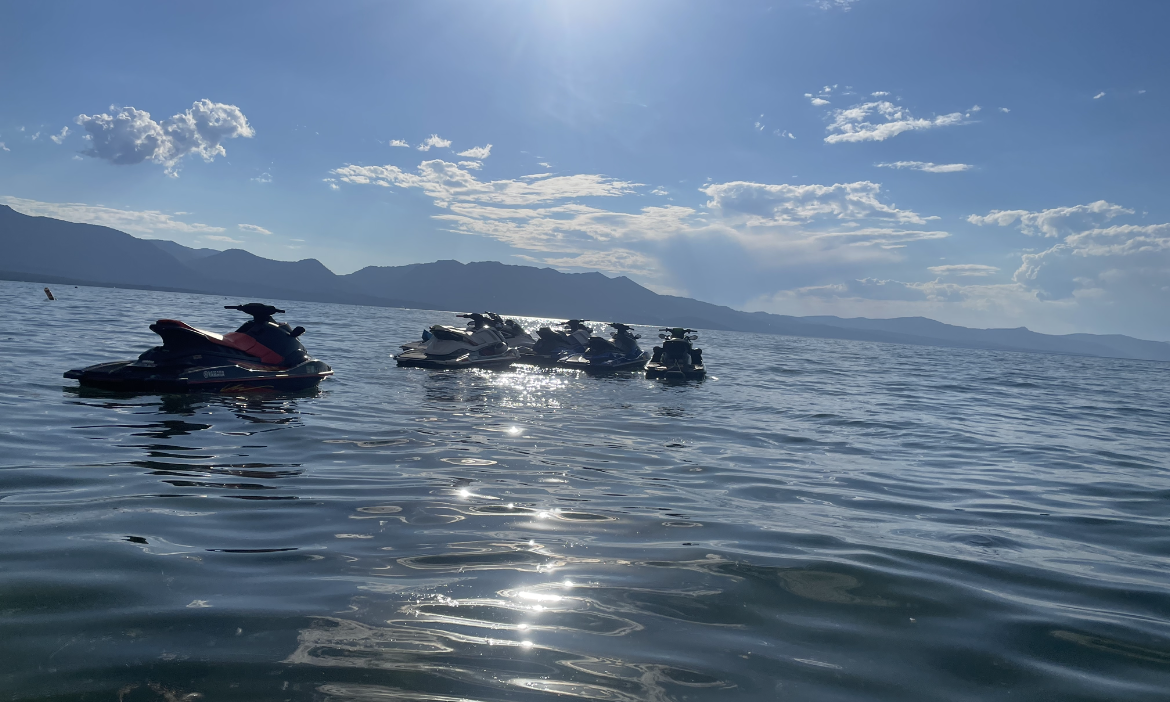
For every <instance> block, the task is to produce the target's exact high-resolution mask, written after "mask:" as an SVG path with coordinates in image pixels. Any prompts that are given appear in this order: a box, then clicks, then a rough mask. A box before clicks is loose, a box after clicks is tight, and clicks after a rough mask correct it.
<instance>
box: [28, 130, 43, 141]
mask: <svg viewBox="0 0 1170 702" xmlns="http://www.w3.org/2000/svg"><path fill="white" fill-rule="evenodd" d="M29 138H30V139H32V140H33V141H36V140H37V139H40V138H41V133H40V132H37V133H36V134H33V135H32V136H31V137H29Z"/></svg>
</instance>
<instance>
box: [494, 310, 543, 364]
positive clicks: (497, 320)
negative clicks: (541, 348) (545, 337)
mask: <svg viewBox="0 0 1170 702" xmlns="http://www.w3.org/2000/svg"><path fill="white" fill-rule="evenodd" d="M484 316H485V317H487V319H488V324H489V325H490V326H491V327H492V328H493V329H495V330H496V331H498V332H499V333H500V336H502V337H504V341H506V342H507V343H508V346H511V347H512V348H514V349H519V351H520V353H521V354H525V353H527V352H531V351H532V347H533V345H535V344H536V339H533V338H532V335H531V334H529V333H528V332H526V331H524V327H522V326H520V323H519V322H517V321H516V320H514V319H504V318H503V317H501V316H500V315H498V314H496V313H495V312H484Z"/></svg>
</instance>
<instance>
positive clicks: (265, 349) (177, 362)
mask: <svg viewBox="0 0 1170 702" xmlns="http://www.w3.org/2000/svg"><path fill="white" fill-rule="evenodd" d="M224 308H225V309H232V310H239V311H241V312H244V313H246V314H248V315H251V316H252V319H251V320H249V321H248V322H245V323H244V325H243V326H241V327H240V328H239V329H237V330H236V331H234V332H230V333H227V334H217V333H215V332H209V331H204V330H202V329H196V328H195V327H192V326H190V325H188V324H185V323H183V322H180V321H178V320H174V319H160V320H158V321H157V322H156V323H154V324H152V325H150V329H151V331H153V332H155V333H156V334H158V335H159V336H160V337H162V341H163V343H162V346H155V347H153V348H151V349H148V350H147V351H145V352H144V353H142V355H140V356H139V357H138V358H137V359H134V360H126V361H114V362H112V363H99V364H97V365H93V366H89V367H87V368H80V369H76V370H70V371H66V373H65V377H66V378H72V379H76V380H78V381H80V383H81V385H83V386H87V387H94V388H101V389H106V390H122V391H131V392H185V391H196V392H220V393H236V392H249V391H265V390H267V391H295V390H303V389H306V388H310V387H313V386H315V385H317V384H318V383H320V382H321V381H322V380H323V379H325V378H326V377H328V376H330V375H333V369H332V368H330V367H329V366H328V365H326V364H325V363H324V362H322V361H319V360H317V359H315V358H312V357H311V356H309V354H308V352H307V351H306V350H305V347H304V346H303V345H301V342H300V340H299V337H300V336H301V334H303V333H304V332H305V328H304V327H296V328H293V327H290V326H289V325H288V324H287V323H284V322H277V321H276V320H274V319H273V318H272V315H274V314H282V313H284V310H280V309H277V308H275V307H273V306H271V305H264V304H261V303H258V302H252V303H249V304H246V305H225V306H224ZM457 316H458V317H460V318H463V319H466V320H467V324H466V326H465V327H457V326H444V325H440V324H436V325H434V326H432V327H430V328H429V329H427V330H425V331H423V333H422V339H421V340H419V341H414V342H410V343H406V344H403V345H402V352H401V353H399V354H398V355H397V356H395V357H394V358H395V360H396V361H397V363H398V365H399V366H408V367H409V366H413V367H421V368H437V369H455V368H500V367H506V366H510V365H512V364H513V363H526V364H532V365H540V366H550V367H558V368H572V369H577V370H581V371H584V372H586V373H589V374H599V373H601V374H607V373H620V372H630V371H640V370H643V369H644V370H645V373H646V377H647V378H666V379H673V380H688V379H696V378H702V377H703V376H704V375H706V370H705V368H704V367H703V352H702V349H697V348H695V347H694V346H693V344H692V342H693V341H695V340H696V339H697V338H698V336H697V335H696V334H695V330H694V329H685V328H682V327H675V328H666V329H662V330H661V331H662V333H660V334H659V335H658V336H659V338H660V339H662V340H663V341H662V345H661V346H655V347H654V353H653V355H651V354H649V353H647V352H645V351H643V350H642V349H641V348H639V347H638V339H639V338H641V336H640V335H638V334H635V333H634V332H633V329H632V328H631V327H630V326H629V325H628V324H621V323H619V322H610V323H609V324H608V326H610V327H612V328H613V330H614V331H612V332H611V333H610V334H609V337H608V338H607V337H604V336H600V335H597V334H594V333H593V332H592V330H591V329H590V327H589V326H588V325H587V324H586V320H583V319H570V320H569V321H567V322H563V323H562V324H560V325H559V326H560V327H562V329H553V328H552V327H541V328H540V329H538V330H537V332H536V334H537V338H535V339H534V338H533V337H532V335H530V334H529V333H528V332H527V331H525V330H524V328H523V327H521V326H520V324H518V323H517V322H516V321H515V320H513V319H504V318H502V317H500V315H498V314H495V313H492V312H487V313H484V314H480V313H472V314H461V315H457Z"/></svg>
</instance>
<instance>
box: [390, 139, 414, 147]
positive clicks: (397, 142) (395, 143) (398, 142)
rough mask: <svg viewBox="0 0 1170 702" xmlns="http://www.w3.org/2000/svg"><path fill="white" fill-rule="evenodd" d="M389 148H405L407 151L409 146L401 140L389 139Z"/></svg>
mask: <svg viewBox="0 0 1170 702" xmlns="http://www.w3.org/2000/svg"><path fill="white" fill-rule="evenodd" d="M389 146H401V147H403V148H407V149H409V148H410V144H408V143H406V142H405V141H403V140H401V139H391V140H390V143H389Z"/></svg>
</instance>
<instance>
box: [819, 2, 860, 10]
mask: <svg viewBox="0 0 1170 702" xmlns="http://www.w3.org/2000/svg"><path fill="white" fill-rule="evenodd" d="M858 2H860V0H815V2H814V3H813V4H814V5H816V6H817V7H819V8H821V9H822V10H841V11H842V12H848V11H849V10H851V9H853V6H854V5H855V4H857V3H858Z"/></svg>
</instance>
